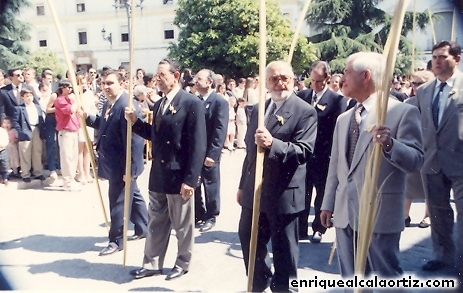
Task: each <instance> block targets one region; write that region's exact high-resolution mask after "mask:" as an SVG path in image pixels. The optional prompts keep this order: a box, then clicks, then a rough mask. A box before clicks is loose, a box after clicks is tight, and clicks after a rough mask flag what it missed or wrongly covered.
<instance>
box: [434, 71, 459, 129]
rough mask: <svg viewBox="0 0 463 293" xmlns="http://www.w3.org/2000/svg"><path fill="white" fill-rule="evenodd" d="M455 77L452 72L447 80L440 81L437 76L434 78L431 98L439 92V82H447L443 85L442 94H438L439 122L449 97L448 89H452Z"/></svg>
mask: <svg viewBox="0 0 463 293" xmlns="http://www.w3.org/2000/svg"><path fill="white" fill-rule="evenodd" d="M455 79H456V73H454V74H453V75H452V76H451V77H449V78H448V79H447V80H443V81H440V80H439V79H438V78H436V85H435V87H434V94H433V95H432V96H433V99H434V97H435V96H436V95H437V94H438V93H439V88H440V84H441V83H443V82H446V83H447V84H446V85H445V87H444V89H443V90H442V94H440V95H439V118H438V120H439V122H440V121H441V119H442V116H443V114H444V110H445V108H446V107H447V102H448V98H449V95H450V91H451V90H452V88H453V85H454V84H455Z"/></svg>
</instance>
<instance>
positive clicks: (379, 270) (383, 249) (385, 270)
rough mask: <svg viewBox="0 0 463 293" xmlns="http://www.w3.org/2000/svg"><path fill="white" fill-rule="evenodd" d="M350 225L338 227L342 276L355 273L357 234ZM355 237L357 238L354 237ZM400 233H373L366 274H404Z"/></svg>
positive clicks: (337, 236)
mask: <svg viewBox="0 0 463 293" xmlns="http://www.w3.org/2000/svg"><path fill="white" fill-rule="evenodd" d="M356 234H357V232H354V231H353V230H352V228H351V227H350V226H347V227H346V228H344V229H341V228H336V242H337V243H336V244H337V248H336V249H337V252H338V259H339V267H340V271H341V276H343V277H351V276H353V275H355V267H354V259H355V257H354V255H355V254H354V249H355V247H356V246H354V241H357V239H356V236H357V235H356ZM354 237H355V238H354ZM399 241H400V233H388V234H380V233H373V236H372V238H371V244H370V249H369V251H368V260H367V265H366V270H365V275H369V274H375V275H378V276H382V277H398V276H400V275H402V274H403V270H402V269H401V268H400V265H399V252H400V250H399Z"/></svg>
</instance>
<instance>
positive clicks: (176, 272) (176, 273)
mask: <svg viewBox="0 0 463 293" xmlns="http://www.w3.org/2000/svg"><path fill="white" fill-rule="evenodd" d="M186 273H188V271H187V270H184V269H182V268H181V267H179V266H175V267H174V268H173V269H172V270H171V271H170V272H169V274H167V277H166V280H167V281H168V280H172V279H175V278H179V277H181V276H183V275H185V274H186Z"/></svg>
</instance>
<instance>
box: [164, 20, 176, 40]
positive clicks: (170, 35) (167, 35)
mask: <svg viewBox="0 0 463 293" xmlns="http://www.w3.org/2000/svg"><path fill="white" fill-rule="evenodd" d="M172 39H174V25H173V24H172V23H165V24H164V40H172Z"/></svg>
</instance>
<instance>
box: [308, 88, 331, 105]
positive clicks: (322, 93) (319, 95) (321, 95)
mask: <svg viewBox="0 0 463 293" xmlns="http://www.w3.org/2000/svg"><path fill="white" fill-rule="evenodd" d="M327 90H328V87H327V86H325V88H324V89H323V90H322V91H321V92H318V93H317V92H315V90H313V95H312V101H313V100H314V98H315V95H317V101H316V102H315V103H313V104H314V106H315V105H317V104H318V102H320V99H321V98H322V97H323V95H324V94H325V93H326V91H327Z"/></svg>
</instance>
